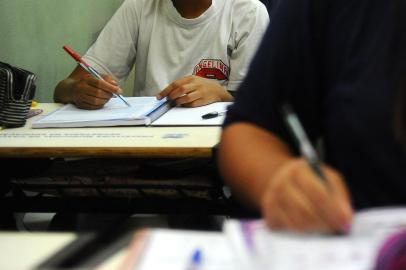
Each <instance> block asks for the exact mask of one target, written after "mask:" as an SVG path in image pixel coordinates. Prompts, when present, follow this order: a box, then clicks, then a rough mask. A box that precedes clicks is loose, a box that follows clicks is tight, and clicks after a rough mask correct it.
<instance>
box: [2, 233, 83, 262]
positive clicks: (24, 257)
mask: <svg viewBox="0 0 406 270" xmlns="http://www.w3.org/2000/svg"><path fill="white" fill-rule="evenodd" d="M76 237H77V235H76V234H73V233H22V232H1V233H0V250H1V252H0V269H14V270H19V269H24V270H26V269H33V268H34V267H36V266H37V265H38V264H40V263H41V262H42V261H43V260H45V259H47V258H48V257H49V256H51V255H52V254H54V253H55V252H56V251H58V250H59V249H61V248H63V247H64V246H65V245H67V244H68V243H70V242H71V241H73V240H75V239H76Z"/></svg>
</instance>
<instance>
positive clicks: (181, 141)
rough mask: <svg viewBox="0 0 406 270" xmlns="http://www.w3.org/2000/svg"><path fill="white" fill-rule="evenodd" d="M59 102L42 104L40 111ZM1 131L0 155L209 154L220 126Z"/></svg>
mask: <svg viewBox="0 0 406 270" xmlns="http://www.w3.org/2000/svg"><path fill="white" fill-rule="evenodd" d="M58 106H60V105H59V104H54V103H42V104H39V106H38V107H39V108H42V109H43V110H44V112H43V114H42V115H44V114H47V113H49V112H50V111H52V110H54V109H56V108H57V107H58ZM42 115H39V116H36V117H33V118H32V119H29V120H28V121H27V124H26V125H25V126H24V127H21V128H12V129H3V130H1V131H0V157H19V158H21V157H210V156H211V155H212V149H213V147H214V146H215V145H216V144H217V143H218V142H219V139H220V133H221V127H108V128H106V127H100V128H52V129H51V128H47V129H32V128H31V123H32V121H34V120H35V119H37V118H38V117H41V116H42Z"/></svg>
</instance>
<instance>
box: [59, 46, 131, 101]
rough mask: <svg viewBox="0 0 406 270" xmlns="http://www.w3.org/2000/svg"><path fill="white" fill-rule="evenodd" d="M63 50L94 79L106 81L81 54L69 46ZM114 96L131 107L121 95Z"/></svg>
mask: <svg viewBox="0 0 406 270" xmlns="http://www.w3.org/2000/svg"><path fill="white" fill-rule="evenodd" d="M63 49H64V50H65V51H66V52H67V53H68V54H69V55H70V56H72V58H73V59H75V60H76V62H77V63H78V64H79V65H80V66H81V67H82V68H83V69H84V70H86V71H87V72H89V73H90V74H92V75H93V76H94V77H96V78H97V79H99V80H101V81H106V80H104V78H103V77H102V76H101V75H100V74H99V73H98V72H97V70H95V69H94V68H93V67H91V66H90V65H89V64H87V63H86V62H85V61H84V60H83V59H82V58H81V57H80V56H79V54H77V53H76V52H75V51H74V50H72V48H70V47H69V46H66V45H65V46H63ZM113 95H114V96H116V97H118V98H120V99H121V100H122V101H123V102H124V103H125V104H126V105H127V106H128V107H131V105H130V103H128V102H127V101H126V100H125V99H124V98H123V97H122V96H121V95H117V94H114V93H113Z"/></svg>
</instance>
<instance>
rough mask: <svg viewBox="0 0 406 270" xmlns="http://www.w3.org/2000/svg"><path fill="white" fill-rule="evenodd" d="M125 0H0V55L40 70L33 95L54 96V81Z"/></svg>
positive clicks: (70, 67) (71, 65) (50, 98)
mask: <svg viewBox="0 0 406 270" xmlns="http://www.w3.org/2000/svg"><path fill="white" fill-rule="evenodd" d="M122 2H123V0H0V61H2V62H6V63H9V64H12V65H16V66H19V67H21V68H25V69H27V70H30V71H32V72H34V73H36V74H37V75H38V80H37V91H36V94H35V99H36V100H38V101H40V102H52V101H53V92H54V88H55V85H56V84H57V83H58V82H59V81H60V80H61V79H63V78H65V77H66V76H68V75H69V74H70V72H71V71H72V70H73V68H74V67H75V66H76V64H75V62H74V61H73V60H72V59H71V58H70V57H69V56H68V54H66V53H65V51H64V50H63V49H62V46H63V45H65V44H67V45H70V46H71V47H72V48H73V49H74V50H76V51H77V52H78V53H79V54H83V53H85V52H86V50H87V48H88V47H89V46H90V45H91V44H92V43H93V41H94V40H95V39H96V38H97V35H98V33H99V32H100V31H101V29H102V28H103V26H104V25H105V24H106V23H107V21H108V20H109V19H110V18H111V16H112V15H113V13H114V11H115V10H116V9H117V8H118V7H119V6H120V5H121V3H122Z"/></svg>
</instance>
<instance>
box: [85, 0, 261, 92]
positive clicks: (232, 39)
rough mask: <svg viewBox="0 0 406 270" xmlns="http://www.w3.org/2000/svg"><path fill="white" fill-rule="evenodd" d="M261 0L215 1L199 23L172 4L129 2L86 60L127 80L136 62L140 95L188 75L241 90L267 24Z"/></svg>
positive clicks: (136, 88) (164, 1)
mask: <svg viewBox="0 0 406 270" xmlns="http://www.w3.org/2000/svg"><path fill="white" fill-rule="evenodd" d="M268 23H269V15H268V12H267V10H266V8H265V6H264V5H263V4H262V3H261V2H260V1H259V0H213V2H212V5H211V6H210V8H209V9H207V10H206V11H205V12H204V13H203V14H202V15H201V16H199V17H198V18H195V19H186V18H183V17H182V16H181V15H180V14H179V13H178V11H177V10H176V8H175V7H174V6H173V3H172V1H170V0H125V1H124V3H123V4H122V6H121V7H120V8H119V9H118V10H117V11H116V13H115V14H114V16H113V17H112V18H111V20H110V21H109V22H108V24H107V25H106V26H105V28H104V29H103V31H102V32H101V33H100V35H99V37H98V39H97V40H96V42H95V43H94V44H93V45H92V47H91V48H90V49H89V50H88V51H87V53H86V55H85V56H84V59H85V60H86V61H88V62H89V63H90V64H92V65H93V66H94V67H95V68H96V69H97V70H98V71H99V72H101V73H103V74H108V73H110V74H113V75H114V76H115V77H116V79H118V80H119V81H120V82H122V81H123V80H125V79H126V78H127V76H128V74H129V72H130V71H131V69H132V67H133V65H134V64H135V82H134V92H133V94H134V95H135V96H152V95H156V94H157V93H158V92H160V91H161V90H162V89H164V88H165V87H166V86H167V85H168V84H170V83H171V82H172V81H174V80H176V79H180V78H182V77H184V76H186V75H192V74H193V75H198V76H202V77H205V78H210V79H216V80H217V81H218V82H219V83H220V84H221V85H222V86H223V87H225V88H226V89H227V90H230V91H233V90H236V89H237V88H238V86H239V84H240V83H241V82H242V80H243V79H244V77H245V75H246V73H247V69H248V67H249V64H250V61H251V59H252V57H253V55H254V53H255V51H256V49H257V47H258V45H259V43H260V41H261V40H262V36H263V34H264V32H265V30H266V28H267V26H268Z"/></svg>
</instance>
